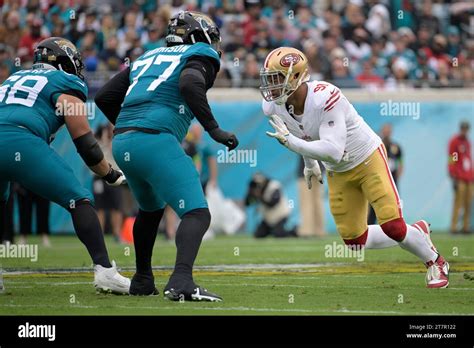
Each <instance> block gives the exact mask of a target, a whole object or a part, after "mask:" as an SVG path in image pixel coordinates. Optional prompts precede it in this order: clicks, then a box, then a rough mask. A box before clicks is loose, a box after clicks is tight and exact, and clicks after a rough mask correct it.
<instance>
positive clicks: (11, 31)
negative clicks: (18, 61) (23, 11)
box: [0, 11, 23, 52]
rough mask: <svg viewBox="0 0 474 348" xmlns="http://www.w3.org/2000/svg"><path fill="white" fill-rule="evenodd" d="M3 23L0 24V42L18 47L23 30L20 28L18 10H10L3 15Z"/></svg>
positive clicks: (14, 47)
mask: <svg viewBox="0 0 474 348" xmlns="http://www.w3.org/2000/svg"><path fill="white" fill-rule="evenodd" d="M5 17H6V19H5V25H2V26H0V43H2V44H5V45H6V46H9V47H11V48H12V49H14V50H15V52H16V50H17V49H18V44H19V43H20V40H21V37H22V35H23V30H22V28H20V14H19V13H18V11H10V12H8V13H7V14H6V15H5Z"/></svg>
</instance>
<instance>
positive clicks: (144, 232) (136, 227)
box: [133, 209, 165, 274]
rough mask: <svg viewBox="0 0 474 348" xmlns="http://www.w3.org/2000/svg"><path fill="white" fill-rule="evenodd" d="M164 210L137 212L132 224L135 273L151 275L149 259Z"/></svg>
mask: <svg viewBox="0 0 474 348" xmlns="http://www.w3.org/2000/svg"><path fill="white" fill-rule="evenodd" d="M164 211H165V210H164V209H160V210H156V211H153V212H146V211H143V210H141V209H140V210H139V211H138V215H137V218H136V219H135V223H134V224H133V244H134V245H135V261H136V265H137V273H141V274H150V273H152V267H151V257H152V255H153V246H154V245H155V239H156V234H157V232H158V225H159V224H160V220H161V218H162V217H163V213H164Z"/></svg>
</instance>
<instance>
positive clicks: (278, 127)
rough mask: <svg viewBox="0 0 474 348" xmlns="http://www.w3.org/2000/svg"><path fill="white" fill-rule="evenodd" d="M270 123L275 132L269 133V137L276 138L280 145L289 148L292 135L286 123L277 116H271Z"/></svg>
mask: <svg viewBox="0 0 474 348" xmlns="http://www.w3.org/2000/svg"><path fill="white" fill-rule="evenodd" d="M268 122H269V123H270V125H271V126H272V127H273V128H274V129H275V132H274V133H272V132H267V135H268V136H269V137H272V138H275V139H276V140H278V141H279V142H280V144H282V145H284V146H286V147H288V136H289V135H290V132H289V131H288V128H286V125H285V122H283V121H282V119H281V118H280V117H278V116H277V115H271V116H270V120H269V121H268Z"/></svg>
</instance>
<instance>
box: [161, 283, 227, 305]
mask: <svg viewBox="0 0 474 348" xmlns="http://www.w3.org/2000/svg"><path fill="white" fill-rule="evenodd" d="M164 295H165V299H168V300H171V301H209V302H221V301H222V297H220V296H219V295H216V294H214V293H212V292H210V291H207V289H204V288H202V287H200V286H197V287H196V288H194V290H193V291H192V292H191V293H185V292H180V291H177V290H175V289H174V288H170V289H167V290H165V291H164Z"/></svg>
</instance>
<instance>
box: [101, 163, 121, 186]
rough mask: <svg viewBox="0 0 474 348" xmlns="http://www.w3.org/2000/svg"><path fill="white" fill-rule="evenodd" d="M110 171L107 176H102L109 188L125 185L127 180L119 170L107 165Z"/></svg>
mask: <svg viewBox="0 0 474 348" xmlns="http://www.w3.org/2000/svg"><path fill="white" fill-rule="evenodd" d="M109 166H110V169H109V172H108V173H107V175H105V176H103V177H102V179H103V180H104V181H105V182H106V183H107V185H110V186H120V185H123V184H126V183H127V179H126V178H125V175H124V174H123V172H122V171H121V170H118V169H114V168H112V165H111V164H109Z"/></svg>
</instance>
